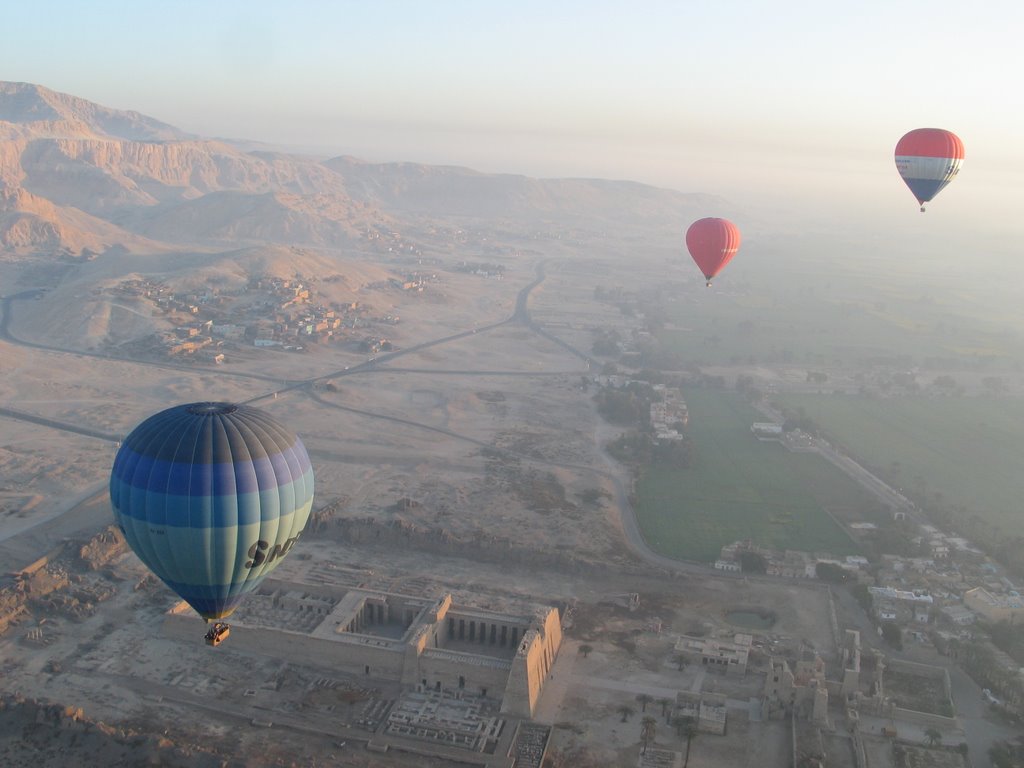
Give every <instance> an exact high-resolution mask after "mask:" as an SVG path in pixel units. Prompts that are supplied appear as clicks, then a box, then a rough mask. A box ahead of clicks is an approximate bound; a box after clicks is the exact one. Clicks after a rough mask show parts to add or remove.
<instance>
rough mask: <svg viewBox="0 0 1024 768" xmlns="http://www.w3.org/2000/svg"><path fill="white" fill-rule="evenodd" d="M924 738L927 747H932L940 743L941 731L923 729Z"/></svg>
mask: <svg viewBox="0 0 1024 768" xmlns="http://www.w3.org/2000/svg"><path fill="white" fill-rule="evenodd" d="M924 737H925V739H926V740H927V742H928V746H929V747H934V746H935V745H936V744H938V743H939V742H940V741H942V731H940V730H938V729H937V728H925V730H924Z"/></svg>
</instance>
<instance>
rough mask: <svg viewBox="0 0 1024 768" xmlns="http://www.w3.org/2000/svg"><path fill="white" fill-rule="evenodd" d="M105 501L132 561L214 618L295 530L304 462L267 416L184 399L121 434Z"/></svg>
mask: <svg viewBox="0 0 1024 768" xmlns="http://www.w3.org/2000/svg"><path fill="white" fill-rule="evenodd" d="M110 501H111V505H112V507H113V511H114V518H115V520H116V521H117V523H118V525H119V526H120V527H121V530H122V531H123V532H124V535H125V538H126V539H127V541H128V545H129V546H130V547H131V548H132V550H134V552H135V554H136V555H138V557H139V559H140V560H142V562H143V563H144V564H145V565H146V566H147V567H148V568H149V569H150V570H151V571H153V573H155V574H156V575H157V576H159V577H160V579H161V580H162V581H163V582H164V583H165V584H167V586H169V587H170V588H171V589H173V590H174V591H175V592H177V593H178V594H179V595H180V596H181V597H182V598H183V599H184V600H185V601H186V602H188V604H189V605H191V606H192V607H193V608H194V609H195V610H196V612H198V613H199V615H200V616H202V617H203V618H204V619H219V618H223V617H225V616H227V615H228V614H230V613H231V612H232V611H233V610H234V609H235V607H236V606H237V605H238V603H239V602H240V601H241V599H242V598H243V597H244V596H245V595H246V594H248V593H249V592H252V591H253V590H254V589H256V587H257V586H258V585H259V583H260V582H261V581H262V580H263V579H264V578H265V577H266V576H267V574H268V573H270V571H272V570H273V569H274V568H276V567H277V565H278V564H279V563H280V562H281V559H282V558H283V557H284V555H286V554H287V553H288V550H290V549H291V547H292V545H293V544H294V543H295V540H296V539H297V538H298V536H299V534H300V533H301V532H302V529H303V528H304V527H305V525H306V521H307V519H308V518H309V512H310V508H311V507H312V505H313V468H312V465H311V464H310V461H309V455H308V454H307V453H306V449H305V447H304V446H303V445H302V441H301V440H299V438H298V437H297V436H296V435H295V434H294V433H293V432H292V431H290V430H289V429H287V428H286V427H284V426H282V425H281V424H280V423H278V422H277V421H275V420H274V419H272V418H271V417H270V416H268V415H267V414H266V413H264V412H262V411H260V410H258V409H256V408H251V407H248V406H244V405H233V404H231V403H189V404H186V405H178V406H175V407H173V408H168V409H167V410H165V411H161V412H160V413H157V414H155V415H154V416H150V417H149V418H148V419H146V420H145V421H143V422H142V423H141V424H139V426H137V427H136V428H135V429H134V430H133V431H132V432H131V434H129V435H128V437H127V438H125V440H124V442H123V443H122V444H121V447H120V450H118V452H117V456H116V458H115V459H114V466H113V469H112V470H111V473H110Z"/></svg>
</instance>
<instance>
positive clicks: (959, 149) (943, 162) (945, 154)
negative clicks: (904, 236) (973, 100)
mask: <svg viewBox="0 0 1024 768" xmlns="http://www.w3.org/2000/svg"><path fill="white" fill-rule="evenodd" d="M963 162H964V144H963V142H962V141H960V139H959V138H958V137H957V135H956V134H955V133H950V132H949V131H944V130H942V129H941V128H917V129H916V130H913V131H911V132H910V133H908V134H907V135H905V136H904V137H903V138H902V139H900V140H899V142H898V143H897V144H896V170H898V171H899V172H900V176H902V177H903V181H904V182H905V183H906V185H907V186H908V187H910V191H911V192H913V193H914V197H916V198H917V202H918V203H920V204H921V213H924V204H925V203H927V202H929V201H930V200H931V199H932V198H933V197H935V196H936V195H937V194H939V192H941V191H942V189H943V187H945V186H946V185H947V184H949V182H951V181H952V180H953V178H954V177H955V176H956V175H957V174H958V173H959V172H960V166H961V165H963Z"/></svg>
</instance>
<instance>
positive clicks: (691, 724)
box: [672, 716, 697, 768]
mask: <svg viewBox="0 0 1024 768" xmlns="http://www.w3.org/2000/svg"><path fill="white" fill-rule="evenodd" d="M672 724H673V725H674V726H675V727H676V735H677V736H679V738H681V739H682V738H685V739H686V757H685V758H684V760H683V768H686V766H687V765H689V763H690V742H692V741H693V740H694V738H695V737H696V736H697V721H696V720H694V719H693V718H692V717H688V716H687V717H684V716H680V717H677V718H676V719H675V720H673V721H672Z"/></svg>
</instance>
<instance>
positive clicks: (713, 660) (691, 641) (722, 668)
mask: <svg viewBox="0 0 1024 768" xmlns="http://www.w3.org/2000/svg"><path fill="white" fill-rule="evenodd" d="M753 641H754V638H753V636H752V635H748V634H743V633H738V634H736V635H733V637H732V639H731V640H726V639H724V638H707V637H691V636H689V635H681V636H680V637H679V640H678V641H676V653H678V654H681V655H682V656H683V658H685V659H686V660H687V661H689V662H690V663H692V664H700V665H701V666H702V667H703V668H705V669H707V670H708V671H711V672H720V673H722V674H725V675H732V676H737V677H742V676H743V675H745V674H746V673H747V662H748V660H749V658H750V646H751V644H752V643H753Z"/></svg>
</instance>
